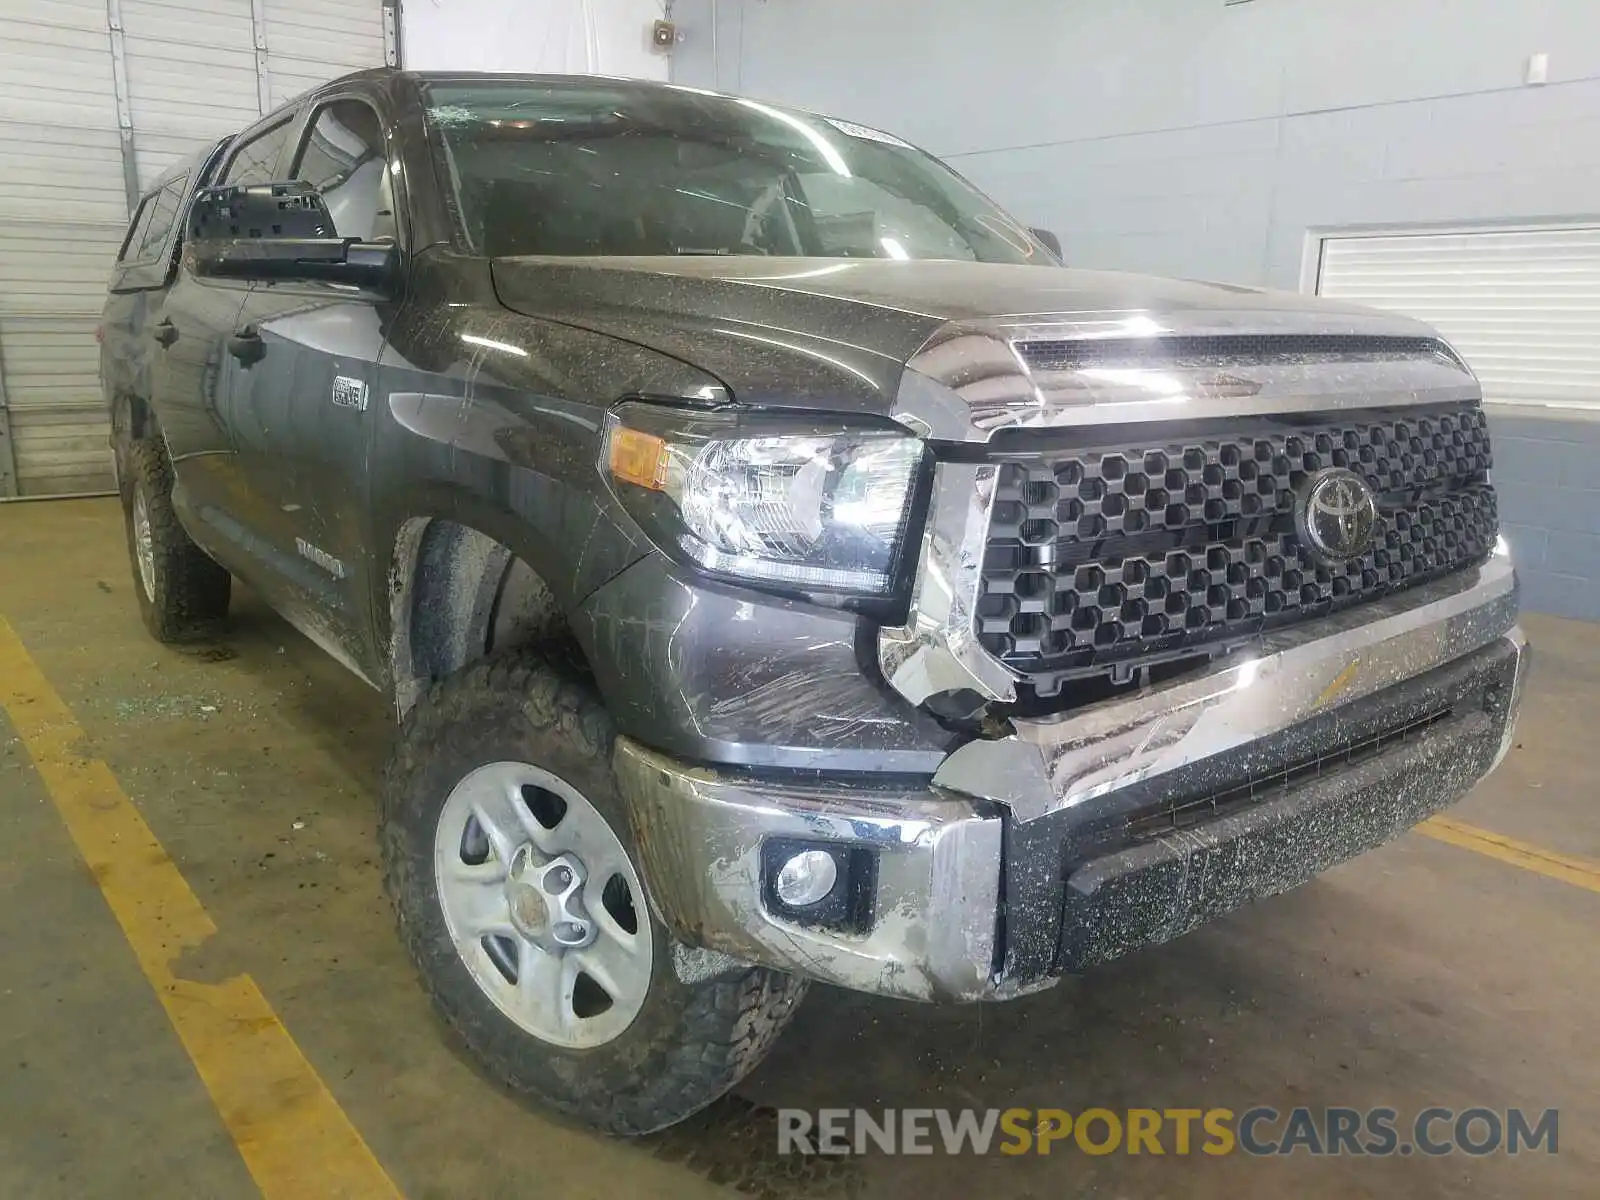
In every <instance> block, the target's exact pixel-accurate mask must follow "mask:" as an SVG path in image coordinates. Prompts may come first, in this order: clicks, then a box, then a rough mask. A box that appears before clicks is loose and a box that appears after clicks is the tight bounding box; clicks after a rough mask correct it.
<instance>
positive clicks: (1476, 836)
mask: <svg viewBox="0 0 1600 1200" xmlns="http://www.w3.org/2000/svg"><path fill="white" fill-rule="evenodd" d="M1417 832H1418V833H1425V834H1427V835H1428V836H1429V837H1431V838H1437V839H1438V840H1439V841H1441V842H1449V843H1450V844H1451V845H1452V846H1460V847H1461V848H1462V849H1463V850H1472V851H1475V852H1477V853H1478V854H1487V855H1488V856H1489V857H1490V858H1498V859H1499V860H1500V861H1501V862H1504V863H1510V864H1511V865H1512V866H1513V867H1521V868H1522V869H1523V870H1525V871H1537V872H1538V873H1539V874H1540V875H1548V876H1549V877H1550V878H1551V879H1559V880H1561V882H1562V883H1570V884H1572V886H1573V887H1581V888H1588V889H1589V890H1590V891H1591V892H1600V863H1596V862H1590V861H1589V860H1588V859H1583V858H1574V857H1573V856H1572V855H1570V854H1557V853H1556V852H1555V851H1553V850H1546V849H1545V848H1544V847H1543V846H1535V845H1533V844H1532V843H1530V842H1519V841H1517V839H1516V838H1508V837H1506V836H1505V835H1504V834H1499V833H1491V832H1489V830H1487V829H1479V828H1478V827H1477V826H1476V825H1468V824H1466V823H1465V822H1464V821H1457V820H1456V819H1455V818H1454V817H1429V818H1428V819H1427V820H1426V821H1424V822H1423V823H1422V824H1421V825H1418V826H1417Z"/></svg>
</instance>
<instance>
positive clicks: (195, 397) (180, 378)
mask: <svg viewBox="0 0 1600 1200" xmlns="http://www.w3.org/2000/svg"><path fill="white" fill-rule="evenodd" d="M247 295H248V288H247V287H246V286H244V285H242V284H238V283H234V282H230V281H227V280H210V279H205V280H202V279H197V278H196V277H195V276H193V275H191V274H190V273H189V272H188V271H187V270H185V269H184V268H182V267H180V268H179V269H178V275H177V278H176V279H175V280H174V281H173V284H172V287H171V288H169V289H168V291H167V295H166V299H165V302H164V303H163V304H162V305H161V309H160V311H159V312H158V313H156V314H155V319H154V322H153V323H152V324H151V326H150V328H149V329H148V331H147V334H146V335H147V336H149V337H151V338H152V339H154V343H155V344H154V347H153V349H154V355H153V358H152V361H151V369H150V390H151V395H152V398H153V400H154V402H155V411H156V417H157V420H158V421H159V422H160V425H161V433H162V435H163V437H164V438H165V439H166V444H167V451H168V454H169V455H170V456H171V458H172V469H173V477H174V484H175V486H174V489H173V502H174V504H175V505H176V506H177V507H178V509H179V511H180V512H182V514H183V516H184V523H185V524H186V525H188V526H189V527H190V528H191V529H193V530H194V531H195V533H196V535H197V536H198V537H199V538H200V540H201V541H202V543H203V544H204V545H205V547H206V549H207V550H210V551H211V552H212V553H213V554H216V555H217V556H218V557H219V558H221V559H222V560H223V561H224V562H228V561H230V560H231V558H232V555H231V554H229V553H228V548H227V547H226V546H225V545H221V544H219V535H218V531H216V530H215V529H214V528H212V527H211V522H210V520H209V518H213V517H214V516H215V515H216V513H217V511H218V510H219V508H224V507H225V506H226V504H227V494H228V489H229V484H230V479H231V477H232V470H231V467H232V464H231V461H230V460H231V456H232V452H233V446H232V443H231V441H230V439H229V437H228V428H227V413H226V397H227V396H228V393H229V391H230V389H231V388H232V386H233V381H232V377H233V374H234V366H235V364H234V361H233V359H232V358H230V357H229V356H228V353H227V342H228V336H229V335H230V334H231V333H232V332H233V330H234V326H235V324H236V323H237V319H238V316H239V312H240V310H241V309H243V307H244V302H245V297H246V296H247Z"/></svg>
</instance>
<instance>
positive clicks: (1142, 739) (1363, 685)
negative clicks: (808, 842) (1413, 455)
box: [934, 556, 1521, 822]
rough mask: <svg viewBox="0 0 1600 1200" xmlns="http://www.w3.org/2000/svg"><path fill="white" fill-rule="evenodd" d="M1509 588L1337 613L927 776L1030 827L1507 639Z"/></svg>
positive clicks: (1495, 584)
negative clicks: (992, 804)
mask: <svg viewBox="0 0 1600 1200" xmlns="http://www.w3.org/2000/svg"><path fill="white" fill-rule="evenodd" d="M1516 619H1517V580H1516V573H1515V571H1514V570H1513V569H1512V566H1511V562H1510V560H1509V559H1508V558H1506V557H1504V556H1497V557H1495V558H1492V559H1490V560H1489V561H1488V562H1487V563H1485V564H1484V565H1483V566H1481V567H1478V568H1476V569H1474V570H1471V571H1466V572H1462V573H1460V574H1457V575H1454V576H1451V577H1450V578H1448V579H1444V580H1439V581H1438V582H1436V583H1432V584H1425V585H1423V586H1421V587H1418V588H1413V589H1411V590H1409V591H1407V592H1404V593H1401V594H1399V595H1397V596H1393V597H1390V598H1388V599H1385V600H1379V601H1375V602H1373V603H1371V604H1365V605H1362V606H1360V607H1359V608H1355V609H1352V610H1350V611H1349V612H1347V613H1342V614H1338V615H1336V616H1333V617H1329V618H1326V619H1324V620H1320V621H1315V622H1308V623H1306V624H1303V625H1297V626H1293V627H1291V628H1289V629H1286V630H1284V631H1282V632H1281V633H1279V634H1274V635H1269V636H1268V637H1266V638H1264V639H1263V642H1262V646H1261V651H1260V652H1259V653H1257V654H1254V655H1249V654H1248V653H1247V652H1241V653H1240V654H1239V655H1238V656H1235V657H1230V658H1229V659H1226V660H1224V665H1223V666H1222V667H1221V669H1218V670H1213V671H1210V672H1208V673H1206V674H1204V675H1201V676H1199V677H1198V678H1193V677H1190V678H1180V679H1177V680H1174V681H1172V682H1171V683H1168V684H1166V685H1163V686H1160V687H1155V688H1150V689H1146V690H1145V691H1142V692H1140V693H1139V694H1138V695H1135V696H1132V697H1130V698H1127V699H1118V700H1108V701H1105V702H1103V703H1101V704H1097V705H1092V706H1089V707H1086V708H1081V709H1075V710H1073V711H1072V712H1068V713H1061V714H1059V715H1055V716H1049V717H1041V718H1036V719H1031V720H1022V719H1019V720H1016V721H1014V722H1013V727H1014V729H1015V732H1014V733H1013V734H1012V735H1010V736H1008V737H1005V738H1001V739H997V740H992V741H974V742H969V743H967V744H966V745H965V746H962V747H961V748H960V749H958V750H956V751H955V752H954V753H952V754H951V755H950V756H949V757H948V758H946V759H945V761H944V763H943V765H941V766H940V768H939V770H938V772H937V773H936V774H935V775H934V783H935V784H936V785H938V786H940V787H943V788H945V789H947V790H949V791H952V792H957V793H961V794H963V795H968V796H973V797H976V798H980V799H984V800H990V801H995V802H998V803H1001V804H1005V805H1007V806H1008V807H1009V808H1010V809H1011V812H1012V814H1013V815H1014V816H1015V818H1016V819H1017V820H1018V821H1024V822H1026V821H1033V820H1037V819H1038V818H1040V817H1042V816H1045V815H1046V814H1048V813H1052V812H1056V811H1058V810H1060V809H1063V808H1070V807H1072V806H1074V805H1078V804H1082V803H1083V802H1085V801H1087V800H1092V799H1094V798H1095V797H1097V796H1102V795H1104V794H1106V793H1107V792H1112V791H1115V790H1117V789H1118V788H1123V787H1127V786H1128V785H1130V784H1134V783H1137V782H1139V781H1141V780H1145V779H1149V778H1151V777H1152V776H1155V775H1160V774H1162V773H1164V772H1167V771H1172V770H1175V769H1177V768H1179V767H1182V766H1185V765H1187V764H1189V763H1192V762H1196V761H1198V760H1200V759H1203V758H1209V757H1211V756H1212V755H1215V754H1224V753H1227V752H1228V751H1230V750H1234V749H1237V748H1238V747H1240V746H1243V745H1245V744H1246V743H1248V742H1252V741H1254V740H1256V739H1257V738H1261V737H1266V736H1268V735H1270V734H1273V733H1277V732H1280V731H1282V730H1284V729H1288V728H1289V727H1290V726H1292V725H1296V724H1298V723H1299V722H1301V721H1304V720H1306V719H1307V718H1308V717H1311V716H1314V715H1315V714H1317V713H1319V712H1322V711H1324V710H1325V709H1329V708H1334V707H1337V706H1339V705H1343V704H1348V703H1350V702H1351V701H1353V700H1358V699H1360V698H1361V697H1363V696H1369V695H1371V694H1373V693H1374V692H1377V691H1380V690H1382V689H1383V688H1387V687H1390V686H1392V685H1393V684H1396V683H1400V682H1401V681H1403V680H1406V679H1410V678H1412V677H1413V676H1416V675H1420V674H1422V673H1423V672H1425V671H1429V670H1431V669H1433V668H1434V667H1437V666H1441V665H1443V664H1444V663H1447V662H1449V661H1451V660H1452V659H1455V658H1459V657H1460V656H1461V655H1463V654H1469V653H1471V652H1472V651H1474V650H1476V649H1478V648H1479V647H1481V646H1486V645H1488V644H1489V643H1490V642H1492V641H1494V640H1495V639H1496V638H1499V637H1502V636H1505V635H1506V634H1508V633H1512V634H1513V637H1514V638H1516V639H1518V640H1519V642H1520V638H1521V635H1520V631H1516V632H1513V631H1514V629H1515V625H1516Z"/></svg>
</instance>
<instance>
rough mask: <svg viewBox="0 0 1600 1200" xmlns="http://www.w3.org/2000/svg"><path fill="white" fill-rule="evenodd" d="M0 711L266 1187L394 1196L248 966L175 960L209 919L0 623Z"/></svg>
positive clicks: (208, 927)
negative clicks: (190, 973) (212, 978)
mask: <svg viewBox="0 0 1600 1200" xmlns="http://www.w3.org/2000/svg"><path fill="white" fill-rule="evenodd" d="M0 706H3V707H4V708H5V710H6V712H7V714H8V715H9V716H10V718H11V723H12V725H13V726H15V728H16V731H17V733H18V735H19V736H20V737H21V738H22V741H23V743H24V744H25V745H26V746H27V747H28V753H29V755H31V756H32V758H33V763H34V766H35V767H36V768H38V771H39V776H40V778H41V779H42V780H43V781H44V785H45V787H46V789H47V790H48V791H49V793H50V798H51V800H52V801H53V802H54V803H55V806H56V808H57V810H58V811H59V812H60V813H61V817H62V820H63V821H65V822H66V826H67V829H68V831H69V832H70V833H71V835H72V840H73V841H74V842H76V843H77V846H78V853H79V854H81V855H82V856H83V860H84V862H85V863H86V864H87V865H88V867H89V871H90V873H91V874H92V875H93V876H94V878H95V881H96V882H97V883H98V884H99V885H100V891H101V892H102V894H104V896H105V898H106V903H107V904H108V905H109V906H110V908H111V912H112V914H113V915H114V916H115V917H116V919H117V924H119V925H121V926H122V932H123V935H124V936H125V937H126V938H127V939H128V944H129V945H130V946H131V947H132V948H133V952H134V955H135V956H136V957H137V958H138V960H139V966H140V967H141V968H143V970H144V973H145V977H146V978H147V979H149V980H150V985H151V986H152V987H153V988H155V990H156V995H157V996H159V997H160V999H161V1003H162V1005H163V1006H164V1007H165V1008H166V1010H167V1017H168V1018H169V1019H170V1020H171V1021H172V1026H173V1028H174V1029H175V1030H176V1031H177V1034H178V1038H179V1040H180V1041H182V1043H183V1047H184V1049H185V1050H187V1051H188V1052H189V1057H190V1058H191V1059H193V1060H194V1065H195V1068H196V1069H197V1070H198V1071H199V1074H200V1078H201V1080H202V1081H203V1082H204V1083H205V1086H206V1090H207V1091H209V1092H210V1093H211V1099H212V1102H213V1103H214V1104H215V1105H216V1106H217V1112H218V1113H219V1114H221V1117H222V1123H223V1124H224V1125H225V1126H226V1127H227V1130H228V1132H229V1134H231V1135H232V1137H233V1140H234V1142H235V1143H236V1144H237V1145H238V1147H239V1153H240V1154H241V1155H242V1156H243V1157H244V1162H245V1165H246V1167H248V1168H249V1170H250V1174H251V1176H252V1177H254V1179H255V1181H256V1186H258V1187H259V1188H260V1189H261V1193H262V1195H263V1196H266V1197H269V1198H272V1200H275V1198H277V1197H280V1196H281V1197H286V1198H293V1200H307V1198H310V1197H323V1196H328V1197H331V1196H341V1197H360V1198H362V1200H365V1198H367V1197H374V1198H379V1197H398V1196H399V1195H400V1192H399V1189H398V1188H396V1187H395V1185H394V1182H393V1181H392V1180H391V1179H390V1178H389V1176H388V1175H387V1174H386V1173H385V1172H384V1169H383V1167H382V1166H381V1165H379V1163H378V1160H377V1159H376V1158H375V1157H374V1156H373V1153H372V1151H371V1150H370V1149H369V1148H368V1147H367V1144H366V1142H364V1141H363V1140H362V1138H361V1134H360V1133H358V1132H357V1131H356V1128H355V1126H354V1125H352V1124H351V1123H350V1119H349V1118H348V1117H347V1116H345V1114H344V1110H342V1109H341V1108H340V1107H339V1105H338V1103H337V1102H336V1101H335V1100H334V1098H333V1096H332V1094H331V1093H330V1092H329V1091H328V1089H327V1086H326V1085H325V1084H324V1083H323V1082H322V1080H321V1079H320V1078H318V1076H317V1073H316V1071H315V1070H314V1069H313V1068H312V1066H311V1064H310V1063H309V1062H307V1061H306V1058H305V1055H304V1054H302V1053H301V1051H300V1047H299V1046H297V1045H295V1042H294V1039H293V1038H292V1037H290V1036H289V1031H288V1030H287V1029H285V1028H284V1027H283V1023H282V1022H281V1021H279V1020H278V1015H277V1014H276V1013H275V1012H273V1011H272V1006H271V1005H270V1004H269V1003H268V1002H267V998H266V997H265V996H264V995H262V994H261V989H260V988H259V987H257V986H256V983H255V980H253V979H252V978H251V977H250V976H249V975H236V976H234V977H232V978H231V979H227V980H225V981H223V982H221V983H198V982H196V981H194V980H192V979H185V978H183V977H182V976H181V975H180V974H178V973H177V960H178V959H179V958H180V956H182V955H183V954H184V953H185V952H186V951H189V950H192V949H194V948H196V947H198V946H200V945H201V944H203V943H204V942H205V941H206V939H208V938H209V937H211V935H212V934H214V933H216V931H217V929H216V926H215V925H213V924H212V922H211V918H210V917H209V916H208V915H207V914H206V911H205V909H204V908H202V907H201V906H200V901H199V900H198V899H197V898H196V897H195V894H194V893H193V892H192V891H190V890H189V885H188V884H187V883H186V882H185V881H184V878H183V876H182V875H181V874H180V873H179V871H178V868H177V867H176V866H174V865H173V863H172V860H171V859H170V858H169V857H167V852H166V851H165V850H164V849H162V847H161V843H160V842H158V841H156V838H155V835H154V834H153V833H151V831H150V827H149V826H148V825H146V824H145V823H144V819H143V818H142V817H141V816H140V815H139V812H138V810H137V809H136V808H135V807H134V806H133V802H132V801H131V800H129V799H128V797H127V796H126V795H125V794H124V793H123V791H122V788H121V787H120V786H119V785H118V783H117V780H116V778H115V776H113V775H112V774H111V770H110V768H109V767H107V766H106V764H105V763H103V762H101V761H100V760H99V759H96V758H91V757H89V756H88V753H87V750H86V748H85V745H84V733H83V730H82V729H80V728H79V727H78V724H77V722H76V721H74V720H73V717H72V713H71V712H70V711H69V710H68V709H67V706H66V705H65V704H64V703H62V701H61V697H60V696H58V695H56V692H55V689H53V688H52V687H51V686H50V684H49V681H47V680H46V679H45V677H44V675H43V673H42V672H40V670H39V668H38V666H37V665H36V664H35V663H34V661H33V659H32V658H31V657H30V656H29V655H28V652H27V650H26V649H24V647H23V645H22V642H21V641H20V640H18V638H17V635H16V633H15V632H14V631H13V630H12V628H11V626H10V625H9V624H7V623H6V621H5V620H4V618H0Z"/></svg>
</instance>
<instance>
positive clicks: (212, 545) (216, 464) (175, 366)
mask: <svg viewBox="0 0 1600 1200" xmlns="http://www.w3.org/2000/svg"><path fill="white" fill-rule="evenodd" d="M293 115H294V114H293V113H289V114H285V115H282V116H278V117H274V118H273V120H272V121H271V122H269V123H267V124H265V125H263V126H261V127H258V128H256V129H253V130H250V131H248V132H246V133H245V134H244V135H243V136H241V137H240V139H239V140H238V141H237V142H235V143H234V145H233V147H232V149H231V150H230V151H229V155H228V158H227V161H226V162H225V163H224V165H223V167H222V171H221V174H220V176H219V178H218V180H217V182H218V183H265V182H268V181H270V180H271V179H272V178H273V176H274V175H275V173H276V171H277V170H278V163H279V161H280V159H281V158H282V157H283V154H284V150H285V147H286V146H287V145H288V141H289V135H290V131H291V127H292V118H293ZM249 291H250V289H249V286H248V284H245V283H243V282H240V281H236V280H228V279H199V278H196V277H195V276H194V275H193V274H191V273H190V272H189V271H188V270H187V269H185V268H184V266H183V265H182V264H181V263H180V264H179V267H178V270H177V275H176V277H175V278H174V280H173V284H172V287H171V288H170V289H169V290H168V292H167V295H166V300H165V302H164V304H163V305H162V307H161V311H160V313H159V314H152V315H153V316H154V321H153V323H152V326H151V329H150V338H151V340H152V342H153V343H154V346H155V356H154V360H153V365H152V369H151V398H152V401H153V404H154V407H155V410H156V416H157V418H158V420H159V421H160V423H161V432H162V434H163V435H164V437H165V438H166V443H167V450H168V452H169V453H170V454H171V456H172V465H173V472H174V476H175V480H176V486H175V488H174V491H173V500H174V503H175V504H176V505H177V507H178V508H179V510H180V512H182V514H183V517H184V524H185V526H186V527H187V528H188V529H189V531H190V533H191V534H192V535H193V536H194V538H195V540H196V541H198V542H200V543H201V544H202V545H203V546H204V547H205V548H206V549H207V550H208V551H210V552H211V554H212V555H213V556H214V557H215V558H217V559H218V560H219V561H221V562H222V563H223V565H225V566H227V567H229V568H230V569H234V570H240V571H241V573H242V570H243V568H244V567H246V566H247V565H248V561H249V555H248V552H247V551H246V549H245V546H244V545H243V542H242V536H241V535H242V530H243V527H242V526H241V524H240V523H239V521H238V520H237V518H236V516H235V514H236V513H237V511H238V510H239V508H240V507H241V505H242V504H243V503H244V498H243V497H242V496H241V495H240V493H239V480H238V476H237V472H236V471H235V469H234V463H233V440H232V438H231V437H230V435H229V432H228V427H227V416H226V412H225V409H226V403H227V397H228V394H229V391H230V389H231V388H232V386H233V378H234V376H236V375H237V374H238V370H239V364H238V362H237V360H236V359H235V358H234V357H233V356H232V355H230V354H229V352H228V344H229V339H230V338H232V336H233V334H234V331H235V329H236V328H237V326H238V317H239V312H240V310H241V309H243V308H244V302H245V298H246V297H247V296H248V295H249Z"/></svg>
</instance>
